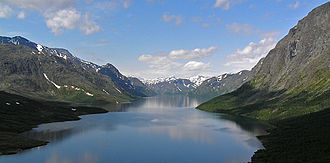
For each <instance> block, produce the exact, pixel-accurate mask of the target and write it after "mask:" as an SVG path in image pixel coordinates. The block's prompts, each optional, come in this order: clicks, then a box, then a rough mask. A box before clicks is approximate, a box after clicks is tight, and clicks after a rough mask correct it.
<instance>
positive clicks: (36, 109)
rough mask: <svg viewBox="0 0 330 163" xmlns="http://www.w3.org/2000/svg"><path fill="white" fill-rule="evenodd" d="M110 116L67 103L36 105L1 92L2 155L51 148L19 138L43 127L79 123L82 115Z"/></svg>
mask: <svg viewBox="0 0 330 163" xmlns="http://www.w3.org/2000/svg"><path fill="white" fill-rule="evenodd" d="M106 112H107V111H105V110H103V109H99V108H93V107H72V106H70V105H69V104H66V103H55V102H49V101H36V100H31V99H28V98H25V97H22V96H18V95H14V94H9V93H6V92H3V91H0V117H1V119H0V155H2V154H13V153H17V152H20V151H22V150H24V149H28V148H33V147H36V146H40V145H45V144H47V142H43V141H39V140H33V139H29V138H25V137H23V136H20V135H19V133H22V132H24V131H28V130H31V129H32V128H34V127H37V125H39V124H41V123H50V122H60V121H69V120H79V119H80V118H79V117H78V116H79V115H85V114H93V113H106Z"/></svg>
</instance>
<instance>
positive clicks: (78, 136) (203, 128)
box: [0, 95, 265, 163]
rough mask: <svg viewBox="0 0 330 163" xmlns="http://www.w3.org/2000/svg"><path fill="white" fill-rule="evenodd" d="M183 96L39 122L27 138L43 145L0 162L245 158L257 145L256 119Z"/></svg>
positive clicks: (259, 127) (262, 129)
mask: <svg viewBox="0 0 330 163" xmlns="http://www.w3.org/2000/svg"><path fill="white" fill-rule="evenodd" d="M201 102H203V100H200V99H198V98H192V97H187V96H179V95H177V96H155V97H148V98H144V99H142V100H139V101H136V102H133V103H130V104H121V105H116V106H107V108H108V109H109V110H113V109H114V108H113V107H116V109H117V110H119V111H118V112H109V113H106V114H94V115H86V116H81V118H82V119H81V120H79V121H69V122H56V123H49V124H42V125H40V126H38V128H35V129H33V130H31V131H29V132H26V133H23V135H25V136H27V137H32V138H37V139H41V140H47V141H50V143H49V144H48V145H46V146H42V147H38V148H34V149H30V150H27V151H24V152H22V153H19V154H15V155H7V156H1V157H0V162H8V163H12V162H24V163H27V162H33V163H37V162H45V163H55V162H61V163H71V162H85V163H88V162H100V163H102V162H247V161H250V158H251V156H252V155H253V153H254V152H255V151H256V150H258V149H260V148H263V147H262V145H261V143H260V142H259V141H258V139H257V138H256V135H260V134H265V126H264V125H262V124H261V123H259V122H256V121H253V120H250V119H244V118H240V117H235V116H229V115H225V114H219V113H209V112H204V111H200V110H196V109H194V108H195V107H196V106H197V105H198V104H200V103H201Z"/></svg>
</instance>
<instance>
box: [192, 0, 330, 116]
mask: <svg viewBox="0 0 330 163" xmlns="http://www.w3.org/2000/svg"><path fill="white" fill-rule="evenodd" d="M329 11H330V2H328V3H326V4H324V5H322V6H320V7H317V8H315V9H314V10H313V11H311V12H310V13H309V14H308V15H307V16H306V17H305V18H303V19H302V20H300V21H299V22H298V24H297V25H296V26H295V27H293V28H292V29H291V30H290V31H289V33H288V34H287V35H286V36H285V37H284V38H283V39H282V40H280V41H279V42H278V43H277V45H276V47H275V48H274V49H273V50H271V51H270V52H269V53H268V55H267V56H266V57H265V58H263V59H261V60H260V61H259V63H258V64H257V65H256V66H255V67H254V68H253V69H252V72H251V73H252V78H251V80H250V81H249V82H247V83H245V84H244V85H243V86H242V87H240V88H239V89H237V90H236V91H234V92H232V93H229V94H226V95H223V96H219V97H216V98H214V99H212V100H211V101H209V102H206V103H204V104H202V105H201V106H199V107H198V108H199V109H203V110H209V111H226V112H232V113H234V114H240V115H245V116H249V117H254V118H258V119H263V120H275V119H283V118H287V117H292V116H297V115H302V114H306V113H310V112H315V111H319V110H322V109H324V108H327V107H329V106H330V103H329V100H327V99H329V96H330V95H329V88H330V46H329V45H330V23H329V22H330V21H329V20H330V18H329Z"/></svg>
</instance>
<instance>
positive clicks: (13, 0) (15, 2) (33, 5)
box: [2, 0, 78, 11]
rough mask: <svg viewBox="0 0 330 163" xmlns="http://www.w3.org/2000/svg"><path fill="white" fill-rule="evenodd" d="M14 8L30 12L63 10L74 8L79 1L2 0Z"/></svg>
mask: <svg viewBox="0 0 330 163" xmlns="http://www.w3.org/2000/svg"><path fill="white" fill-rule="evenodd" d="M2 1H3V2H4V3H7V4H10V5H11V6H13V7H18V8H24V9H29V10H39V11H40V10H45V9H63V8H66V7H69V6H72V4H74V3H75V2H77V1H78V0H2Z"/></svg>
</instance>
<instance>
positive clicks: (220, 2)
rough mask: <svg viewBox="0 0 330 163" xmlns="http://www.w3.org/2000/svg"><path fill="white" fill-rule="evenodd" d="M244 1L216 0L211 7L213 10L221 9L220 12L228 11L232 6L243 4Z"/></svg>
mask: <svg viewBox="0 0 330 163" xmlns="http://www.w3.org/2000/svg"><path fill="white" fill-rule="evenodd" d="M243 1H244V0H216V1H215V4H214V5H213V7H214V8H221V9H222V10H228V9H230V8H231V7H232V6H233V5H235V4H238V3H241V2H243Z"/></svg>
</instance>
